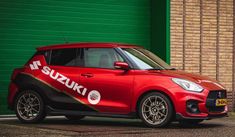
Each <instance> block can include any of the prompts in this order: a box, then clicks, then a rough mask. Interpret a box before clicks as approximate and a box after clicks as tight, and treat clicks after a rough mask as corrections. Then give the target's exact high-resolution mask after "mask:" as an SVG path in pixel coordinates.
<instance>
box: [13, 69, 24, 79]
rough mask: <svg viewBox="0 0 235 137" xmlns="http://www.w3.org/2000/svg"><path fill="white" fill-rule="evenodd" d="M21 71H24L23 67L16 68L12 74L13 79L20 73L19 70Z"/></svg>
mask: <svg viewBox="0 0 235 137" xmlns="http://www.w3.org/2000/svg"><path fill="white" fill-rule="evenodd" d="M21 71H22V68H16V69H14V71H13V73H12V75H11V80H14V79H15V77H16V76H17V74H19V72H21Z"/></svg>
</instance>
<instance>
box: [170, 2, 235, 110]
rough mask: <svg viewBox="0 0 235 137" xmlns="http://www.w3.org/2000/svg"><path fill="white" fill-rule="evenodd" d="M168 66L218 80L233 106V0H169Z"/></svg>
mask: <svg viewBox="0 0 235 137" xmlns="http://www.w3.org/2000/svg"><path fill="white" fill-rule="evenodd" d="M171 65H172V66H173V67H176V68H178V69H183V70H186V71H188V72H193V73H198V74H202V75H207V76H209V77H211V78H214V79H217V80H218V81H219V82H221V83H222V84H223V85H224V86H225V87H226V88H227V90H228V98H229V105H230V108H232V107H231V106H232V105H233V100H234V99H233V98H234V97H233V94H234V93H233V74H234V69H233V0H171ZM233 108H234V105H233Z"/></svg>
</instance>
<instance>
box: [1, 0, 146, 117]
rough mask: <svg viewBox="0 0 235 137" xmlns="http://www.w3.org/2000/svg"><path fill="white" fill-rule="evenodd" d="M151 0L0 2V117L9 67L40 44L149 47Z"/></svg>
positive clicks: (4, 99) (21, 60)
mask: <svg viewBox="0 0 235 137" xmlns="http://www.w3.org/2000/svg"><path fill="white" fill-rule="evenodd" d="M149 2H150V0H79V1H77V0H69V1H62V0H50V1H48V0H40V1H32V0H22V1H9V0H1V1H0V5H1V6H0V28H1V31H0V43H1V45H0V52H1V54H0V64H1V69H0V76H1V79H0V114H3V113H4V114H6V113H10V112H9V111H7V109H6V108H7V107H6V96H7V87H8V84H9V79H10V74H11V72H12V70H13V68H16V67H20V66H22V65H23V64H24V63H25V62H26V61H27V59H29V58H30V56H31V55H32V54H33V52H34V51H35V48H36V47H38V46H43V45H50V44H58V43H64V42H65V41H67V42H121V43H132V44H139V45H143V46H145V47H147V48H149V47H150V8H149V6H150V3H149Z"/></svg>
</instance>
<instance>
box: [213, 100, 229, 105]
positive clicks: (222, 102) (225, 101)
mask: <svg viewBox="0 0 235 137" xmlns="http://www.w3.org/2000/svg"><path fill="white" fill-rule="evenodd" d="M215 105H216V106H225V105H227V99H216V104H215Z"/></svg>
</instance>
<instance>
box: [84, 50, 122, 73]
mask: <svg viewBox="0 0 235 137" xmlns="http://www.w3.org/2000/svg"><path fill="white" fill-rule="evenodd" d="M84 57H85V61H84V66H85V67H95V68H112V69H113V68H114V62H115V61H124V60H123V58H122V57H121V56H120V55H119V54H118V53H117V52H116V51H115V50H114V49H113V48H85V49H84Z"/></svg>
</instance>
